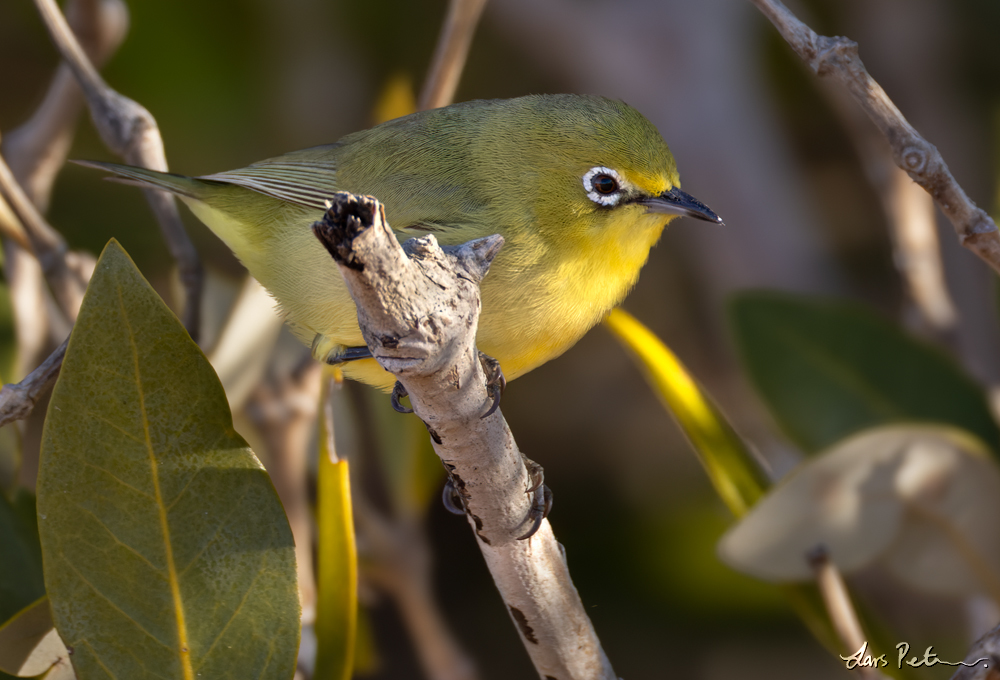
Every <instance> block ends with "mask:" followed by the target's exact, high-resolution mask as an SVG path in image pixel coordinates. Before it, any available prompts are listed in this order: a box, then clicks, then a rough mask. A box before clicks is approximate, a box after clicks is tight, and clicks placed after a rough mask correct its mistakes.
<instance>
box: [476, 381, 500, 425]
mask: <svg viewBox="0 0 1000 680" xmlns="http://www.w3.org/2000/svg"><path fill="white" fill-rule="evenodd" d="M487 386H488V387H489V390H490V400H491V401H492V402H493V403H491V404H490V407H489V409H487V411H486V413H484V414H483V415H481V416H479V419H480V420H482V419H483V418H489V417H490V416H491V415H493V412H494V411H496V410H497V409H498V408H500V397H501V396H502V395H503V388H502V387H500V386H499V385H490V384H489V383H487Z"/></svg>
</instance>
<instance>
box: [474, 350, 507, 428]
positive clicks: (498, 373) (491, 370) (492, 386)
mask: <svg viewBox="0 0 1000 680" xmlns="http://www.w3.org/2000/svg"><path fill="white" fill-rule="evenodd" d="M479 363H480V364H482V366H483V373H485V374H486V389H487V390H489V393H490V399H491V400H492V402H493V403H492V404H490V408H489V409H488V410H487V411H486V413H484V414H483V415H481V416H479V418H480V420H482V419H483V418H487V417H489V416H491V415H493V412H494V411H496V410H497V409H498V408H499V407H500V397H502V396H503V391H504V390H505V389H507V378H505V377H504V375H503V369H501V368H500V362H499V361H497V360H496V359H494V358H493V357H491V356H490V355H488V354H484V353H482V352H480V353H479Z"/></svg>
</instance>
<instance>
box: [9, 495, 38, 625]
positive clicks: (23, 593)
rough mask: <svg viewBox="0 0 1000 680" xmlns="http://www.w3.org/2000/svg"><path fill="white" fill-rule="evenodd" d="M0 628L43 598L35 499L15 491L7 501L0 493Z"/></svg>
mask: <svg viewBox="0 0 1000 680" xmlns="http://www.w3.org/2000/svg"><path fill="white" fill-rule="evenodd" d="M0 554H2V557H0V625H2V624H3V623H4V622H5V621H7V620H8V619H10V618H11V617H12V616H14V614H16V613H18V612H19V611H21V610H22V609H24V608H25V607H27V606H28V605H30V604H31V603H32V602H34V601H35V600H37V599H38V598H40V597H42V596H43V595H45V583H44V581H43V580H42V549H41V546H40V545H39V543H38V525H37V523H36V522H35V497H34V496H33V495H32V494H31V493H30V492H29V491H27V490H25V489H18V490H17V491H16V492H15V494H14V499H13V500H12V501H8V500H7V497H6V496H4V495H3V494H2V493H0Z"/></svg>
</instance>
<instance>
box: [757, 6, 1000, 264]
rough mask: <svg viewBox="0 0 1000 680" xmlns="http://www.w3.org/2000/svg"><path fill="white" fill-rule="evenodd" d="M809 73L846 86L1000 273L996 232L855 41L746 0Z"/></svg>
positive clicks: (897, 155)
mask: <svg viewBox="0 0 1000 680" xmlns="http://www.w3.org/2000/svg"><path fill="white" fill-rule="evenodd" d="M751 2H753V4H754V5H756V6H757V8H758V9H759V10H760V11H761V12H762V13H763V14H764V16H766V17H767V18H768V19H769V20H770V21H771V23H772V24H774V26H775V27H776V28H777V29H778V31H779V32H780V33H781V35H782V37H784V39H785V40H786V41H787V42H788V44H789V45H791V47H792V49H793V50H795V52H796V54H798V55H799V57H801V58H802V60H803V61H804V62H806V65H808V66H809V68H810V69H812V71H813V73H815V74H816V75H818V76H820V77H828V78H831V79H833V80H836V81H837V82H839V83H840V84H841V85H843V86H844V87H846V88H847V90H848V92H850V94H851V96H852V97H854V100H855V101H856V102H857V103H858V104H859V105H860V106H861V108H863V109H864V111H865V113H867V114H868V117H869V118H871V120H872V122H874V123H875V125H876V126H877V127H878V129H879V130H880V131H881V132H882V134H883V135H884V136H885V138H886V139H887V140H889V144H890V146H891V147H892V154H893V159H894V160H895V162H896V164H897V165H898V166H899V167H901V168H902V169H903V170H905V171H906V172H907V174H909V175H910V177H912V178H913V181H915V182H916V183H917V184H919V185H920V186H922V187H923V188H924V189H925V190H926V191H927V193H929V194H930V195H931V196H932V197H933V198H934V201H935V202H936V203H937V204H938V206H939V207H940V208H941V212H943V213H944V214H945V216H946V217H947V218H948V220H949V221H950V222H951V224H952V226H953V227H954V228H955V232H956V234H957V235H958V240H959V242H960V243H961V244H962V245H963V246H965V247H966V248H968V249H969V250H971V251H972V252H974V253H975V254H976V255H978V256H979V257H980V258H981V259H982V260H983V261H985V262H986V263H987V264H988V265H989V266H990V267H992V268H993V269H994V271H996V272H998V273H1000V232H998V231H997V226H996V224H994V223H993V219H992V218H991V217H990V216H989V215H987V214H986V212H985V211H984V210H982V209H981V208H979V207H977V206H976V204H975V203H973V202H972V200H971V199H970V198H969V197H968V196H967V195H966V193H965V191H963V190H962V187H960V186H959V185H958V182H956V181H955V178H954V177H953V176H952V174H951V171H950V170H949V169H948V166H947V165H946V164H945V162H944V159H943V158H942V157H941V154H940V153H939V152H938V150H937V149H936V148H935V147H934V146H933V145H932V144H931V143H929V142H928V141H927V140H925V139H924V138H923V137H921V136H920V134H919V133H918V132H917V131H916V130H915V129H914V128H913V126H912V125H910V124H909V122H907V120H906V118H904V117H903V114H902V113H900V111H899V109H898V108H896V105H895V104H893V103H892V100H890V99H889V96H888V95H887V94H886V93H885V90H883V89H882V87H881V86H880V85H879V84H878V83H877V82H875V80H874V79H873V78H872V77H871V76H870V75H869V74H868V72H867V71H866V70H865V67H864V64H862V63H861V59H860V58H859V57H858V45H857V43H855V42H854V41H852V40H848V39H847V38H840V37H834V38H829V37H826V36H820V35H817V34H816V33H815V32H814V31H813V30H812V29H811V28H809V27H808V26H806V25H805V24H804V23H802V22H801V21H799V19H797V18H796V17H795V15H793V14H792V13H791V12H790V11H789V10H788V8H787V7H785V6H784V5H783V4H782V3H781V2H779V0H751Z"/></svg>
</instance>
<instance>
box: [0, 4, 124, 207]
mask: <svg viewBox="0 0 1000 680" xmlns="http://www.w3.org/2000/svg"><path fill="white" fill-rule="evenodd" d="M66 18H67V19H68V21H69V24H70V26H71V27H72V28H73V33H74V35H76V36H77V38H78V39H79V41H80V42H81V44H82V45H83V48H84V50H85V52H86V54H87V56H88V57H89V58H90V60H91V61H92V62H93V63H95V64H104V63H105V62H106V61H107V60H108V59H109V58H110V57H111V55H112V54H114V52H115V50H117V49H118V47H119V46H120V45H121V43H122V41H123V40H124V39H125V34H126V32H127V31H128V8H127V7H126V6H125V3H124V2H122V0H70V1H69V2H67V3H66ZM82 108H83V93H82V92H81V90H80V86H79V85H77V83H76V79H75V78H74V77H73V72H72V71H71V70H70V68H69V66H68V65H67V64H66V63H65V62H63V63H61V64H59V68H57V69H56V73H55V75H54V76H53V78H52V82H51V83H50V84H49V89H48V91H47V92H46V94H45V99H43V100H42V103H41V104H39V106H38V108H37V109H36V110H35V112H34V114H32V116H31V118H30V119H29V120H28V121H27V122H26V123H24V124H23V125H21V126H20V127H18V128H17V129H15V130H11V131H10V132H8V133H7V134H6V135H5V137H4V140H3V155H4V158H6V159H7V163H8V165H10V168H11V170H12V171H13V173H14V176H15V177H17V181H18V182H20V184H21V187H22V188H23V189H24V192H25V193H26V194H27V195H28V196H29V197H30V198H31V202H32V203H34V204H35V206H36V207H37V208H38V209H39V210H40V211H41V212H43V213H44V212H45V211H46V210H47V209H48V204H49V197H50V196H51V194H52V185H53V183H54V182H55V178H56V175H57V174H58V172H59V171H60V170H61V169H62V168H63V166H64V164H65V162H66V155H67V154H68V153H69V149H70V146H71V144H72V142H73V132H74V128H75V127H76V119H77V117H78V116H79V114H80V110H81V109H82Z"/></svg>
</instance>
